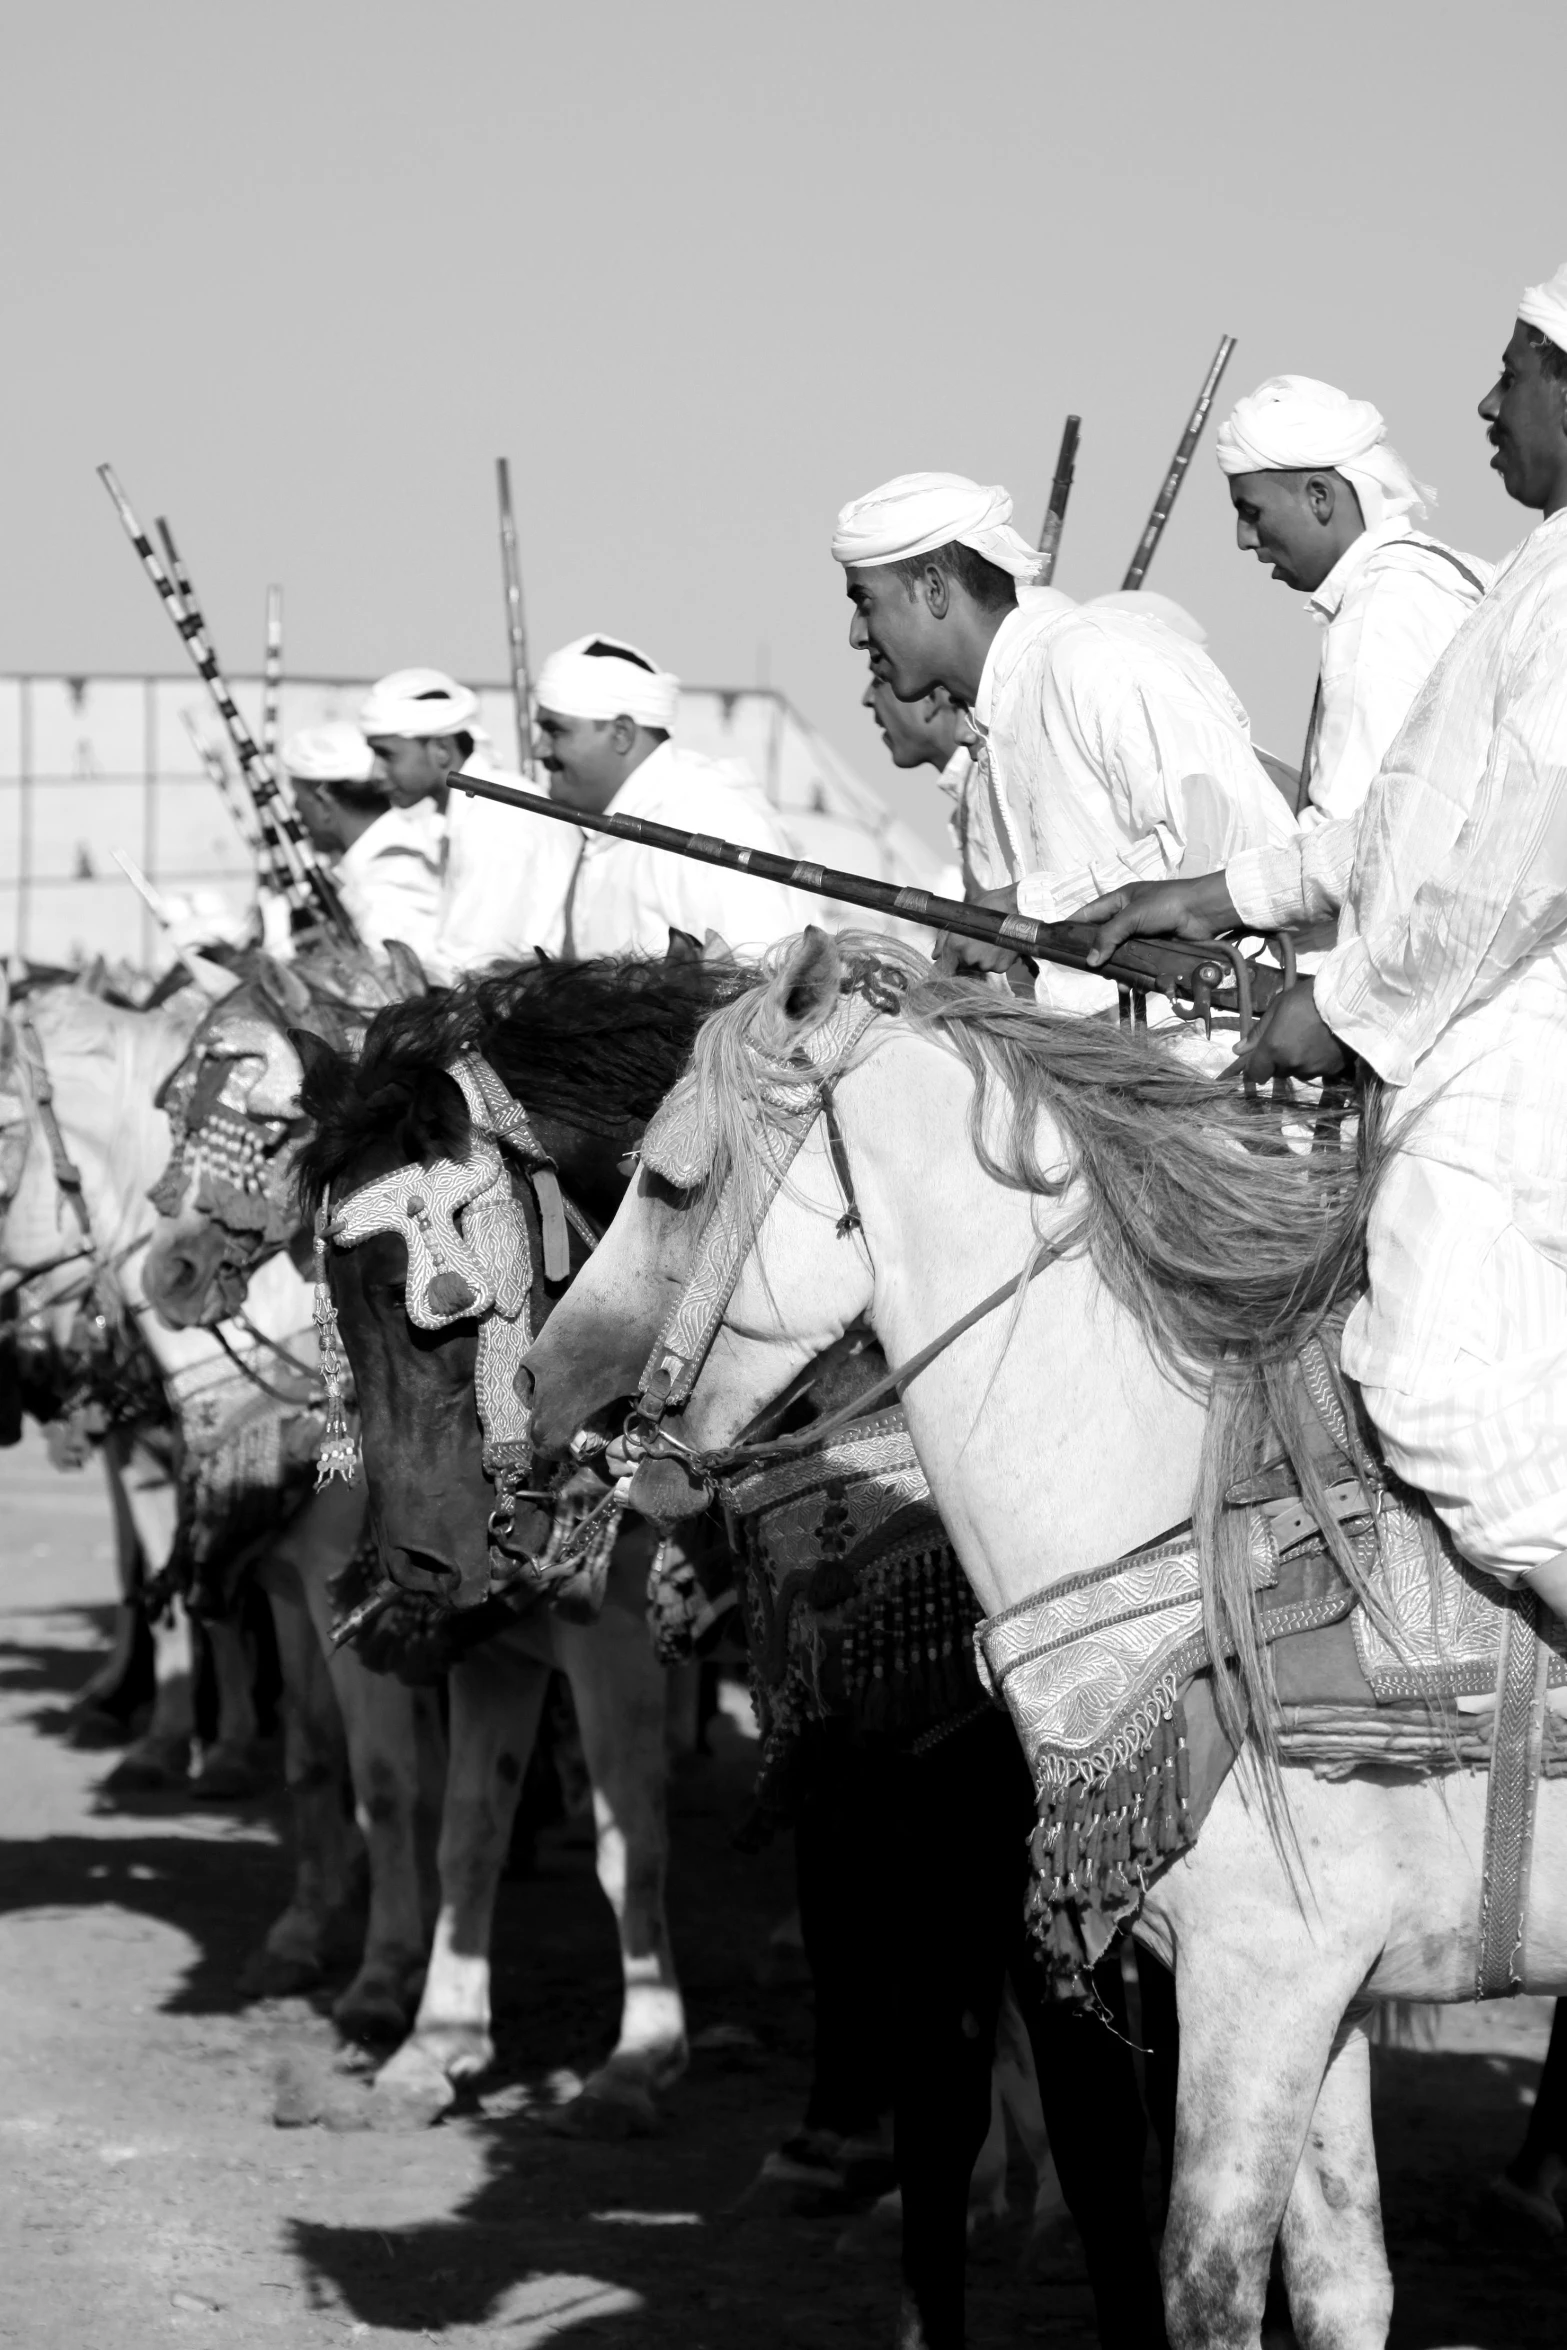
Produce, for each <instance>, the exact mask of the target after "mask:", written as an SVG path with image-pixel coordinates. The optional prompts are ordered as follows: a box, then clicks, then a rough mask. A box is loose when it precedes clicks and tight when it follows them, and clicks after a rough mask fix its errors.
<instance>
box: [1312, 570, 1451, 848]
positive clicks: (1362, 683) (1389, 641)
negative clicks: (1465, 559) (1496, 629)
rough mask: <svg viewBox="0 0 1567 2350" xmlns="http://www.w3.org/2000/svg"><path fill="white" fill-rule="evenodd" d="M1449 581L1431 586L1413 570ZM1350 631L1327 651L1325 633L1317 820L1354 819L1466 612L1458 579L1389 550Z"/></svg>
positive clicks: (1363, 591) (1370, 575)
mask: <svg viewBox="0 0 1567 2350" xmlns="http://www.w3.org/2000/svg"><path fill="white" fill-rule="evenodd" d="M1433 562H1434V563H1439V564H1441V567H1442V569H1443V570H1444V571H1445V572H1447V573H1448V574H1449V575H1450V580H1451V584H1449V582H1448V581H1447V580H1440V579H1435V578H1432V577H1431V576H1430V575H1429V573H1428V572H1427V571H1426V570H1425V569H1423V568H1422V567H1421V566H1422V564H1423V563H1433ZM1366 568H1367V578H1366V580H1365V582H1364V584H1363V586H1361V588H1360V589H1359V591H1358V594H1357V598H1356V602H1357V606H1358V610H1357V613H1356V615H1355V618H1356V620H1357V623H1358V625H1357V626H1356V627H1355V628H1354V629H1353V630H1352V631H1350V632H1346V635H1345V641H1344V642H1343V643H1341V644H1340V643H1336V641H1335V640H1336V638H1337V636H1338V634H1339V632H1338V631H1337V630H1336V629H1335V630H1332V631H1330V632H1329V636H1328V642H1327V660H1326V662H1325V664H1324V668H1323V673H1322V685H1323V710H1324V715H1323V724H1322V730H1321V734H1320V736H1319V738H1318V743H1317V771H1316V774H1315V775H1314V777H1313V778H1312V784H1311V804H1312V807H1313V808H1314V809H1315V810H1316V811H1317V812H1318V815H1319V817H1335V816H1355V815H1358V814H1359V812H1360V808H1361V804H1362V802H1363V801H1364V799H1365V796H1366V793H1367V792H1368V791H1369V790H1370V788H1371V779H1372V777H1373V776H1374V775H1375V774H1376V772H1377V769H1378V768H1379V767H1380V766H1381V764H1382V762H1383V760H1384V758H1385V757H1386V756H1387V753H1388V751H1389V750H1390V748H1391V747H1392V743H1393V739H1394V737H1395V736H1396V735H1397V733H1398V730H1399V728H1400V727H1401V726H1402V725H1403V723H1404V720H1405V719H1406V718H1407V717H1408V715H1409V709H1410V704H1411V703H1412V702H1413V701H1414V698H1415V696H1416V694H1417V693H1418V692H1419V691H1420V688H1421V687H1422V686H1423V685H1424V683H1425V681H1426V679H1427V678H1428V677H1429V676H1430V674H1431V671H1432V669H1433V668H1434V667H1435V666H1436V663H1437V661H1438V660H1439V659H1440V657H1441V655H1442V653H1443V652H1444V651H1445V650H1446V648H1447V646H1448V644H1449V643H1450V641H1451V639H1452V636H1453V632H1454V630H1455V629H1456V628H1457V627H1458V625H1459V623H1460V621H1461V620H1462V619H1463V618H1464V615H1465V613H1466V612H1468V610H1469V609H1470V601H1471V599H1470V598H1469V597H1468V596H1466V595H1465V594H1464V593H1462V574H1460V573H1459V572H1457V571H1455V570H1453V567H1452V566H1451V565H1450V564H1448V563H1447V562H1446V561H1445V560H1444V559H1443V558H1442V557H1440V556H1436V557H1431V556H1426V557H1422V556H1421V555H1420V554H1419V553H1418V552H1416V551H1412V550H1411V549H1410V548H1409V547H1408V546H1407V544H1406V543H1405V542H1403V541H1401V540H1397V539H1395V540H1393V541H1391V542H1390V544H1389V545H1387V546H1386V547H1383V548H1380V549H1379V550H1378V551H1377V552H1376V553H1375V554H1374V555H1373V556H1372V557H1371V558H1370V561H1369V562H1368V564H1367V567H1366Z"/></svg>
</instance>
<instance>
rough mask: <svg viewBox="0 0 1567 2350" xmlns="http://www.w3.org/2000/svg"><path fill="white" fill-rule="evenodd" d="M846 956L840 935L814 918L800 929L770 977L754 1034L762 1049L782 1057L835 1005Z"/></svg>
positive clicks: (753, 1027) (755, 1022)
mask: <svg viewBox="0 0 1567 2350" xmlns="http://www.w3.org/2000/svg"><path fill="white" fill-rule="evenodd" d="M842 976H843V959H842V957H841V956H840V954H839V952H838V941H837V940H836V939H835V938H833V937H831V936H830V935H829V933H828V932H827V931H825V930H818V929H817V927H816V925H815V923H814V922H812V923H810V924H808V925H807V927H806V928H805V929H804V930H802V931H801V933H800V936H799V938H798V939H797V940H796V942H795V947H794V951H793V953H792V954H791V955H790V957H789V960H788V962H787V963H785V965H784V967H783V969H782V970H781V971H779V972H778V973H776V974H775V976H774V977H773V978H772V979H770V980H769V981H768V983H767V988H766V992H765V993H764V994H763V997H762V1002H761V1008H760V1009H759V1011H758V1012H757V1015H756V1018H755V1020H754V1021H753V1022H752V1025H751V1034H752V1036H753V1037H754V1039H755V1040H756V1042H757V1044H759V1045H760V1046H761V1048H762V1050H763V1051H764V1052H767V1053H772V1054H774V1055H775V1056H776V1057H777V1058H778V1059H779V1060H782V1059H783V1057H784V1056H785V1054H787V1053H790V1052H792V1051H793V1050H794V1048H795V1047H796V1045H798V1044H800V1043H801V1042H802V1041H803V1039H804V1038H806V1037H807V1036H809V1035H810V1034H811V1031H812V1030H813V1029H816V1028H820V1026H821V1024H822V1022H823V1021H824V1020H826V1019H828V1018H829V1017H830V1016H831V1014H832V1013H833V1012H834V1011H835V1010H836V1009H837V1004H838V983H839V980H840V979H841V978H842Z"/></svg>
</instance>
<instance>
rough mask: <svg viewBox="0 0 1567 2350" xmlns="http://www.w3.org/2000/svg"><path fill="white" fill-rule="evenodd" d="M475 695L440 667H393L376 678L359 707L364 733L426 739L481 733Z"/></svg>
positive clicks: (420, 740)
mask: <svg viewBox="0 0 1567 2350" xmlns="http://www.w3.org/2000/svg"><path fill="white" fill-rule="evenodd" d="M478 716H479V697H478V695H477V694H474V693H470V692H469V690H468V688H467V687H466V686H465V685H459V684H458V683H457V680H456V678H455V677H448V676H447V675H446V672H445V671H444V670H443V669H394V670H393V671H392V674H391V676H390V677H380V678H377V680H376V682H375V684H374V685H373V686H372V687H371V688H370V691H369V693H368V694H367V695H366V696H365V699H364V701H363V703H362V704H361V705H360V710H359V723H360V725H361V726H362V727H363V728H364V730H365V732H366V734H370V735H376V734H401V735H407V736H409V737H411V738H412V739H413V740H414V741H416V742H428V741H430V740H431V739H432V738H433V737H436V736H439V735H443V734H472V735H478V734H480V733H481V732H482V729H481V728H480V727H479V725H478V723H477V721H478Z"/></svg>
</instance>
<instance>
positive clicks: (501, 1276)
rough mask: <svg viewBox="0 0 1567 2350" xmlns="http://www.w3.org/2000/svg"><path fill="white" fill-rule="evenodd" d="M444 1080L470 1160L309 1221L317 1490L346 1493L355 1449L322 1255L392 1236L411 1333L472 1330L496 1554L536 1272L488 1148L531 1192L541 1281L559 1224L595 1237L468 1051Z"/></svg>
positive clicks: (555, 1277)
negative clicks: (319, 1404)
mask: <svg viewBox="0 0 1567 2350" xmlns="http://www.w3.org/2000/svg"><path fill="white" fill-rule="evenodd" d="M447 1074H448V1075H449V1076H451V1077H452V1078H454V1079H455V1081H456V1083H457V1084H458V1085H459V1086H460V1087H461V1089H462V1093H463V1098H464V1100H465V1101H466V1102H467V1104H468V1110H469V1115H470V1117H471V1119H472V1122H473V1124H472V1137H471V1140H470V1143H469V1149H468V1155H467V1157H466V1158H465V1159H436V1160H433V1161H431V1162H430V1163H429V1164H428V1165H425V1166H408V1167H399V1168H396V1169H394V1171H393V1172H392V1173H391V1174H389V1175H381V1176H378V1177H376V1179H375V1180H374V1181H373V1182H370V1183H366V1184H364V1185H362V1186H361V1187H360V1189H359V1190H357V1191H354V1192H351V1193H350V1194H349V1196H348V1197H347V1198H346V1199H345V1200H343V1201H342V1202H341V1203H340V1204H339V1205H338V1206H337V1207H335V1208H334V1207H332V1206H331V1204H330V1202H329V1201H328V1202H323V1204H322V1207H321V1209H320V1210H319V1211H318V1213H317V1216H316V1225H315V1276H316V1303H315V1316H316V1328H317V1331H318V1333H319V1335H320V1341H321V1376H322V1381H323V1384H324V1386H325V1388H326V1392H327V1427H326V1432H325V1435H324V1438H323V1442H322V1445H321V1450H320V1454H319V1456H318V1457H319V1469H320V1474H319V1479H318V1482H320V1483H322V1484H325V1483H326V1482H327V1481H329V1480H330V1479H331V1478H333V1477H344V1478H346V1479H348V1480H349V1481H350V1482H351V1481H352V1479H353V1477H354V1476H355V1474H356V1471H357V1464H358V1446H357V1443H356V1441H355V1439H354V1438H353V1437H352V1435H351V1434H350V1433H349V1429H348V1423H347V1417H346V1414H345V1412H344V1409H343V1399H342V1383H343V1375H344V1373H345V1371H346V1367H347V1366H346V1362H345V1359H344V1356H343V1350H342V1341H341V1339H340V1337H339V1335H338V1329H337V1309H336V1307H335V1306H334V1305H333V1303H332V1294H331V1289H330V1286H329V1284H328V1279H327V1266H326V1253H327V1247H328V1244H329V1243H335V1244H336V1245H337V1246H338V1247H339V1248H354V1247H357V1246H358V1244H359V1243H360V1242H361V1241H365V1240H369V1239H371V1238H373V1237H374V1236H375V1235H377V1234H380V1233H386V1232H389V1233H395V1234H396V1235H397V1236H398V1238H399V1239H401V1241H402V1243H403V1246H404V1248H405V1249H406V1251H407V1257H408V1276H407V1286H406V1291H405V1304H406V1311H407V1314H408V1319H409V1320H410V1322H412V1323H413V1324H414V1325H415V1327H416V1328H418V1329H421V1330H444V1329H446V1328H448V1327H449V1326H450V1325H451V1324H452V1323H454V1322H463V1321H474V1322H477V1324H478V1328H479V1342H478V1361H477V1364H476V1367H475V1373H474V1389H475V1398H476V1402H477V1405H478V1412H479V1424H480V1426H481V1428H482V1429H483V1431H484V1450H483V1455H482V1458H483V1465H484V1473H485V1475H486V1476H487V1477H488V1478H490V1480H491V1481H492V1482H493V1484H494V1485H495V1487H496V1507H495V1510H494V1512H493V1514H492V1516H491V1520H490V1529H491V1535H492V1538H493V1540H494V1541H495V1542H496V1544H497V1545H498V1546H503V1545H504V1542H505V1539H506V1536H507V1535H508V1534H509V1533H510V1531H511V1521H512V1517H513V1515H514V1514H515V1506H516V1502H517V1500H518V1498H519V1497H520V1494H521V1491H522V1488H523V1485H524V1482H525V1480H526V1478H527V1476H528V1473H529V1469H530V1467H531V1464H532V1445H531V1442H530V1439H529V1429H528V1416H527V1411H526V1408H525V1406H524V1404H523V1402H522V1399H521V1397H520V1396H519V1394H518V1391H517V1374H518V1371H519V1369H520V1367H521V1363H522V1358H523V1356H524V1355H525V1354H526V1353H527V1351H528V1349H529V1347H530V1346H531V1345H532V1343H533V1316H532V1310H531V1301H532V1293H533V1281H534V1267H533V1252H532V1247H531V1244H530V1241H529V1234H528V1224H527V1219H526V1218H525V1216H524V1215H523V1213H522V1210H521V1207H520V1204H519V1202H518V1200H517V1198H516V1195H515V1193H514V1192H513V1189H512V1180H511V1170H510V1168H509V1167H508V1164H507V1161H506V1158H505V1156H504V1154H503V1152H502V1150H501V1148H500V1142H499V1140H498V1139H497V1138H498V1137H500V1138H504V1140H505V1142H506V1143H507V1145H508V1147H509V1148H510V1149H512V1150H513V1151H515V1152H516V1153H517V1154H518V1155H519V1156H520V1157H521V1159H522V1161H523V1163H524V1165H525V1167H526V1170H527V1174H528V1179H529V1181H530V1182H531V1184H532V1186H533V1189H534V1195H535V1198H536V1199H537V1201H538V1204H539V1219H540V1230H541V1235H542V1240H543V1259H544V1263H543V1270H544V1274H545V1277H546V1278H547V1279H548V1280H551V1281H563V1280H564V1279H565V1278H566V1276H567V1275H568V1273H569V1272H570V1270H571V1258H570V1236H569V1233H568V1230H567V1225H568V1222H569V1223H572V1224H574V1225H575V1226H576V1228H577V1229H578V1231H579V1232H580V1233H581V1234H582V1236H583V1237H584V1238H585V1239H587V1240H588V1242H589V1244H590V1245H591V1242H592V1240H593V1238H594V1237H595V1236H594V1234H593V1231H592V1227H591V1226H590V1225H589V1224H588V1222H587V1219H586V1218H585V1217H583V1216H581V1215H580V1214H579V1213H578V1212H577V1211H576V1210H575V1209H574V1208H573V1207H572V1206H571V1205H570V1203H569V1202H567V1201H566V1200H565V1199H564V1197H563V1195H562V1193H561V1189H560V1184H559V1180H558V1178H557V1176H556V1173H555V1168H554V1164H553V1162H552V1160H551V1159H550V1157H549V1154H548V1153H547V1152H546V1151H545V1150H544V1148H543V1147H542V1145H541V1144H540V1142H539V1140H538V1138H537V1136H536V1135H535V1134H534V1132H533V1129H532V1127H531V1126H530V1124H529V1122H528V1118H527V1113H526V1112H525V1111H524V1110H523V1109H522V1108H521V1106H520V1105H519V1104H518V1103H517V1102H516V1101H514V1100H513V1098H512V1096H511V1095H510V1094H509V1093H508V1092H507V1091H506V1089H505V1087H504V1086H503V1085H502V1084H501V1081H500V1079H499V1078H498V1077H497V1076H496V1074H495V1071H494V1070H493V1069H492V1068H491V1067H490V1065H489V1063H488V1062H487V1061H484V1060H481V1059H480V1057H479V1056H478V1054H476V1053H465V1054H464V1055H463V1056H462V1057H461V1058H460V1059H459V1060H458V1061H456V1062H454V1063H453V1065H452V1067H451V1068H450V1069H449V1070H448V1072H447Z"/></svg>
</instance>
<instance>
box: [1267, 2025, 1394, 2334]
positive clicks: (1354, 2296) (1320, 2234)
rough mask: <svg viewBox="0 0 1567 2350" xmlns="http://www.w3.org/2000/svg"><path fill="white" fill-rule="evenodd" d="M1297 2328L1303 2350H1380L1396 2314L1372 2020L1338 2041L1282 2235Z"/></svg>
mask: <svg viewBox="0 0 1567 2350" xmlns="http://www.w3.org/2000/svg"><path fill="white" fill-rule="evenodd" d="M1282 2246H1283V2253H1284V2281H1285V2284H1286V2286H1287V2287H1288V2290H1289V2304H1290V2322H1291V2324H1292V2325H1293V2327H1294V2329H1295V2335H1296V2339H1297V2340H1298V2342H1299V2343H1300V2346H1301V2350H1381V2345H1382V2344H1383V2343H1384V2342H1385V2341H1386V2340H1387V2330H1388V2325H1389V2323H1390V2321H1391V2319H1392V2315H1393V2279H1392V2277H1391V2275H1390V2274H1389V2271H1388V2265H1387V2251H1386V2247H1385V2246H1384V2244H1383V2240H1382V2199H1381V2195H1380V2192H1379V2190H1378V2186H1377V2158H1376V2149H1375V2147H1374V2146H1373V2144H1372V2138H1371V2052H1370V2047H1369V2044H1368V2041H1367V2037H1366V2028H1365V2023H1364V2020H1363V2018H1360V2017H1351V2018H1349V2019H1348V2020H1347V2021H1346V2022H1345V2024H1344V2026H1343V2028H1342V2030H1341V2031H1340V2033H1339V2037H1338V2041H1337V2044H1336V2046H1335V2048H1334V2051H1333V2054H1332V2056H1331V2058H1330V2059H1329V2061H1328V2069H1327V2073H1326V2075H1325V2076H1324V2078H1323V2083H1322V2087H1321V2088H1320V2089H1319V2090H1318V2092H1317V2105H1316V2111H1315V2112H1314V2113H1313V2115H1312V2118H1311V2127H1310V2129H1309V2130H1308V2131H1307V2133H1306V2144H1305V2148H1304V2151H1303V2152H1302V2154H1301V2158H1300V2166H1299V2168H1298V2169H1297V2171H1296V2173H1295V2184H1294V2187H1293V2188H1292V2189H1291V2192H1290V2199H1289V2203H1288V2205H1287V2206H1286V2208H1285V2213H1284V2226H1283V2232H1282Z"/></svg>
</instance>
